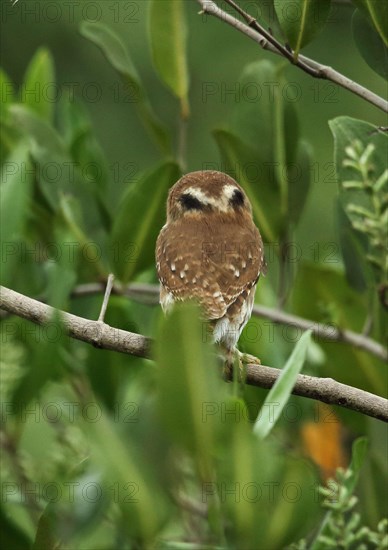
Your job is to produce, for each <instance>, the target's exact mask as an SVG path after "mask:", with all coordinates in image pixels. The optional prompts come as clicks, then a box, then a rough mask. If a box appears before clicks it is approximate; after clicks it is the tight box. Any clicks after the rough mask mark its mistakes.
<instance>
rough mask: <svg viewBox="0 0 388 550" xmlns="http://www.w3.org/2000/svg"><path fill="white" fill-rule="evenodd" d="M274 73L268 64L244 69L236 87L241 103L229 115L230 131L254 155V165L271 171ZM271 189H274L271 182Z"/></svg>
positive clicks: (253, 64)
mask: <svg viewBox="0 0 388 550" xmlns="http://www.w3.org/2000/svg"><path fill="white" fill-rule="evenodd" d="M277 71H278V69H277V67H276V65H275V64H274V63H271V62H270V61H266V60H265V61H255V62H253V63H249V64H248V65H247V66H246V67H244V69H243V71H242V73H241V75H240V77H239V83H240V86H241V90H244V92H243V99H244V101H241V102H240V103H237V104H236V106H235V107H234V109H233V111H232V112H231V116H230V129H231V131H232V133H233V134H235V135H237V136H238V137H239V138H240V139H242V140H243V141H244V142H245V143H247V144H248V145H249V146H250V147H251V148H252V149H253V150H254V152H255V154H256V163H257V164H259V165H260V168H261V170H263V167H264V163H269V164H270V165H272V169H273V168H274V163H275V162H276V161H277V160H278V159H277V158H276V155H275V101H276V100H277V97H276V94H277V91H278V88H279V86H278V80H279V75H278V72H277ZM271 183H272V185H274V186H275V185H276V183H277V182H276V181H274V178H273V177H272V179H271Z"/></svg>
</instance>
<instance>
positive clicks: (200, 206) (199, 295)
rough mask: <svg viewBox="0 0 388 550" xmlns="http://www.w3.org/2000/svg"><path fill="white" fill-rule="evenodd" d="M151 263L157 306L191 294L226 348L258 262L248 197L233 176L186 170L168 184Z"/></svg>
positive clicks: (237, 329)
mask: <svg viewBox="0 0 388 550" xmlns="http://www.w3.org/2000/svg"><path fill="white" fill-rule="evenodd" d="M156 265H157V271H158V276H159V280H160V282H161V294H160V302H161V305H162V307H163V309H164V310H165V311H168V310H169V309H170V308H171V306H172V305H173V303H174V302H176V301H184V300H188V299H196V300H197V301H198V302H199V303H200V305H201V306H202V308H203V311H204V316H205V318H206V319H208V320H209V321H211V325H212V327H213V334H214V339H215V340H216V341H218V342H220V343H222V344H224V345H225V347H226V348H227V349H232V348H233V347H234V346H235V345H236V343H237V340H238V338H239V336H240V334H241V331H242V329H243V327H244V325H245V324H246V323H247V322H248V320H249V318H250V315H251V311H252V305H253V300H254V293H255V289H256V283H257V281H258V278H259V275H260V272H262V270H263V268H264V254H263V243H262V240H261V236H260V233H259V230H258V229H257V227H256V226H255V225H254V223H253V220H252V210H251V206H250V203H249V200H248V198H247V196H246V195H245V193H244V191H243V189H242V188H241V187H240V186H239V185H238V184H237V183H236V182H235V181H234V180H233V178H231V177H229V176H227V175H226V174H223V173H221V172H216V171H200V172H192V173H190V174H186V175H185V176H183V177H182V178H181V179H180V180H179V181H178V182H177V183H176V184H175V185H174V186H173V187H172V188H171V190H170V193H169V198H168V202H167V223H166V225H165V226H164V227H163V228H162V230H161V232H160V234H159V237H158V240H157V243H156Z"/></svg>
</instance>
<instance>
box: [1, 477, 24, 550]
mask: <svg viewBox="0 0 388 550" xmlns="http://www.w3.org/2000/svg"><path fill="white" fill-rule="evenodd" d="M4 487H5V485H4ZM12 516H13V514H12V513H10V514H7V513H6V512H5V510H4V508H3V506H2V507H1V508H0V527H1V543H2V545H3V546H5V548H9V549H10V550H11V549H12V550H25V549H26V548H30V547H31V540H30V539H29V538H28V537H27V535H26V534H25V532H24V531H22V529H20V527H19V526H17V525H16V524H15V523H14V521H13V519H12Z"/></svg>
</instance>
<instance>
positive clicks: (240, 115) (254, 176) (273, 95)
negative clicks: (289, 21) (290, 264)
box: [217, 61, 307, 241]
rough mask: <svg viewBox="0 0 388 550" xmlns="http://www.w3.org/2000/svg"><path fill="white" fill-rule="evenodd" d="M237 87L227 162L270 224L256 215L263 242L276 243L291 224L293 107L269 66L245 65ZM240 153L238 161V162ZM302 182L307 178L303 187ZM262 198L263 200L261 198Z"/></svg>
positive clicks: (295, 142) (276, 70)
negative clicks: (233, 146) (235, 149)
mask: <svg viewBox="0 0 388 550" xmlns="http://www.w3.org/2000/svg"><path fill="white" fill-rule="evenodd" d="M239 82H240V86H241V89H242V90H244V93H243V94H242V98H243V99H242V101H241V102H239V103H238V104H236V106H235V107H234V109H233V111H232V114H231V129H232V133H233V134H234V135H236V136H237V137H239V138H240V140H241V142H242V145H241V146H240V147H239V153H238V155H237V157H236V158H234V159H233V163H234V170H235V171H236V170H239V173H240V172H241V176H240V177H241V178H244V177H245V179H246V180H249V183H250V186H251V187H252V189H253V190H254V191H255V192H257V195H258V197H259V199H260V208H261V209H262V210H263V209H264V208H265V213H266V217H268V219H269V220H270V224H268V223H265V222H264V224H263V220H262V218H263V216H262V215H261V216H260V218H261V223H262V224H263V225H264V227H263V232H264V233H266V232H267V236H268V235H271V236H270V238H269V240H271V241H276V240H279V238H280V237H281V236H282V235H283V233H284V231H285V229H286V227H287V223H289V222H290V221H291V222H292V221H293V220H292V219H290V216H289V214H290V212H289V197H288V195H289V192H290V186H291V185H292V178H293V177H294V174H293V172H295V165H296V164H297V163H298V159H297V155H298V154H300V145H299V123H298V117H297V113H296V109H295V107H294V104H293V102H292V101H288V100H287V99H286V97H288V96H287V93H290V94H292V89H289V88H288V87H287V86H288V83H287V80H286V79H285V78H284V76H283V68H282V67H278V66H276V65H274V64H273V63H271V62H269V61H257V62H254V63H250V64H248V65H247V66H246V67H245V68H244V70H243V72H242V75H241V77H240V79H239ZM287 91H288V92H287ZM217 141H219V140H218V139H217ZM219 145H220V143H219ZM224 149H225V147H224ZM241 154H242V155H243V156H242V158H238V157H241ZM224 156H225V151H222V157H223V158H224ZM229 156H230V155H229ZM304 157H305V155H304ZM304 157H303V158H304ZM237 179H239V178H237ZM306 179H307V174H305V176H304V178H303V183H305V181H306ZM264 188H265V191H264ZM263 193H265V195H266V197H265V198H263V197H262V196H261V195H263ZM258 221H259V218H258ZM269 225H271V226H272V227H270V231H268V229H269V227H268V226H269Z"/></svg>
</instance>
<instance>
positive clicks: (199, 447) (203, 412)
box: [155, 303, 223, 475]
mask: <svg viewBox="0 0 388 550" xmlns="http://www.w3.org/2000/svg"><path fill="white" fill-rule="evenodd" d="M209 342H210V336H209V332H208V327H207V324H206V323H205V322H201V320H200V311H199V309H198V307H196V306H194V305H193V304H187V303H186V304H179V305H177V306H176V307H174V309H173V311H172V313H171V314H170V315H169V316H168V317H167V318H166V319H163V322H162V323H161V327H160V329H159V331H158V337H157V343H156V349H155V355H156V360H157V363H158V365H159V367H160V379H159V390H160V394H159V408H160V414H161V416H162V419H163V422H164V424H165V426H166V427H167V430H168V432H169V433H170V435H171V437H172V439H173V441H175V443H177V444H178V445H180V446H183V447H184V448H186V449H188V450H189V451H191V452H192V453H193V454H194V457H195V458H196V459H197V460H198V463H201V464H202V467H203V468H204V469H205V471H206V473H207V474H208V475H210V467H211V463H212V456H213V453H214V443H215V438H216V434H215V430H216V427H220V426H221V427H222V424H221V423H220V422H219V417H220V415H219V412H218V413H215V412H214V411H216V412H217V411H219V407H220V402H221V401H222V398H223V393H222V391H221V390H222V388H221V384H222V381H221V379H220V378H219V379H218V378H217V375H218V371H217V368H216V362H215V354H214V352H212V348H211V346H210V343H209Z"/></svg>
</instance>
